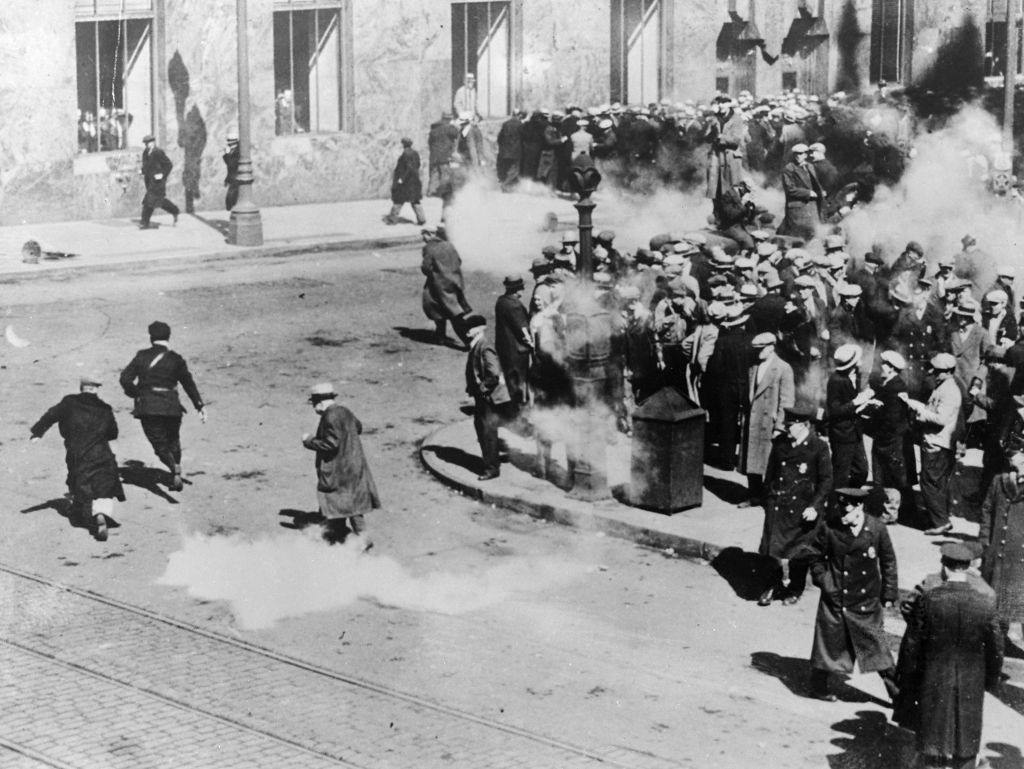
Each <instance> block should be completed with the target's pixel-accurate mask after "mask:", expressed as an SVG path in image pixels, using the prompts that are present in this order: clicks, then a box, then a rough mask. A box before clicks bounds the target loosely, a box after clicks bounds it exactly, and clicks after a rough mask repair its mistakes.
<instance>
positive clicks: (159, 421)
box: [120, 320, 206, 491]
mask: <svg viewBox="0 0 1024 769" xmlns="http://www.w3.org/2000/svg"><path fill="white" fill-rule="evenodd" d="M170 339H171V327H170V326H168V325H167V324H166V323H164V322H163V321H159V320H156V321H153V322H152V323H150V324H149V342H150V346H149V347H147V348H145V349H142V350H139V351H138V352H137V353H135V357H134V358H132V360H131V362H130V363H129V364H128V365H127V366H125V368H124V370H123V371H122V372H121V377H120V383H121V389H122V390H124V394H125V395H127V396H128V397H129V398H133V399H134V400H135V408H134V409H133V410H132V415H133V416H134V417H135V418H136V419H138V420H139V422H141V423H142V431H143V432H144V433H145V434H146V438H147V439H148V440H149V443H150V445H151V446H152V447H153V452H154V453H155V454H156V455H157V458H159V460H160V461H161V462H163V464H164V465H165V466H166V467H167V469H168V470H169V471H170V474H171V480H170V483H169V484H168V485H169V487H170V489H171V490H172V491H181V490H182V489H184V488H185V486H184V480H183V479H182V475H181V437H180V436H181V417H182V414H184V413H185V407H184V406H182V405H181V400H180V399H179V397H178V385H179V384H180V385H181V386H182V389H184V390H185V394H186V395H187V396H188V398H189V400H190V401H192V406H193V407H194V408H195V410H196V411H197V412H199V418H200V420H202V421H203V422H204V423H205V422H206V407H205V405H204V403H203V398H202V396H201V395H200V394H199V389H198V388H197V387H196V383H195V380H194V379H193V378H192V373H191V372H190V371H189V370H188V364H187V363H186V362H185V359H184V358H183V357H181V356H180V355H179V354H178V353H176V352H175V351H174V350H172V349H171V348H170Z"/></svg>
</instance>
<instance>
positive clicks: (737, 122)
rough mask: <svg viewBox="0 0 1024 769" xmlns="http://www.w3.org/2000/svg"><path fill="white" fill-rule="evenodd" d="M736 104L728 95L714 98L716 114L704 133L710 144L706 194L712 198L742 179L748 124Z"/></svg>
mask: <svg viewBox="0 0 1024 769" xmlns="http://www.w3.org/2000/svg"><path fill="white" fill-rule="evenodd" d="M735 107H736V105H735V102H733V100H732V99H730V98H729V97H728V96H719V97H716V99H715V112H716V114H715V117H714V119H713V120H712V121H711V122H710V123H709V124H708V129H707V133H706V135H705V138H706V139H707V140H708V142H709V143H710V145H711V146H710V147H709V149H708V170H707V189H706V192H705V197H708V198H711V199H712V200H715V199H716V198H717V197H718V196H719V195H721V194H722V193H723V192H724V191H725V190H728V189H730V188H731V187H732V186H733V185H734V184H736V183H737V182H739V181H740V180H741V179H742V178H743V153H744V151H745V148H746V143H747V125H746V123H745V122H744V120H743V115H741V114H740V113H739V111H738V110H737V109H736V108H735Z"/></svg>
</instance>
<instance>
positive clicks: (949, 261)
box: [938, 256, 956, 269]
mask: <svg viewBox="0 0 1024 769" xmlns="http://www.w3.org/2000/svg"><path fill="white" fill-rule="evenodd" d="M938 266H939V268H940V269H941V268H943V267H948V268H950V269H952V268H953V267H955V266H956V257H955V256H940V257H939V261H938Z"/></svg>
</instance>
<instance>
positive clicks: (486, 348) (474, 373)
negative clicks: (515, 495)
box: [466, 315, 511, 481]
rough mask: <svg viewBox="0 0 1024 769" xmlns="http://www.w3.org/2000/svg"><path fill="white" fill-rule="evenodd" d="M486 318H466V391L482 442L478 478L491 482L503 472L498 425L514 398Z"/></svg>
mask: <svg viewBox="0 0 1024 769" xmlns="http://www.w3.org/2000/svg"><path fill="white" fill-rule="evenodd" d="M486 331H487V321H486V320H484V318H483V316H481V315H470V316H469V317H468V318H466V333H467V334H468V335H469V338H470V344H469V355H468V356H467V358H466V392H467V393H468V394H469V396H470V397H471V398H472V399H473V404H474V408H473V427H474V428H475V430H476V437H477V440H478V441H479V442H480V455H481V457H482V458H483V465H484V467H483V473H481V474H480V475H479V476H478V478H477V480H481V481H489V480H491V479H493V478H497V477H498V475H499V474H500V473H501V464H500V463H501V456H500V448H499V444H498V427H499V426H500V425H501V422H502V421H503V419H504V416H505V409H506V407H507V404H508V403H509V402H510V401H511V398H509V394H508V388H507V387H506V386H505V378H504V377H503V376H502V373H501V364H500V363H499V362H498V354H497V353H496V352H495V351H494V348H493V347H492V346H491V345H490V344H489V343H488V341H487V334H486Z"/></svg>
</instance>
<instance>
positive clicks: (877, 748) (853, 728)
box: [828, 710, 916, 769]
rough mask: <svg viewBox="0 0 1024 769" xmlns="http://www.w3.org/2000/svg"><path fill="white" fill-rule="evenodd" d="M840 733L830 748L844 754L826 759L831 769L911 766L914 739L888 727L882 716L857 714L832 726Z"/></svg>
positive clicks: (901, 730)
mask: <svg viewBox="0 0 1024 769" xmlns="http://www.w3.org/2000/svg"><path fill="white" fill-rule="evenodd" d="M832 729H833V730H835V731H837V732H840V733H841V735H840V736H839V737H834V738H833V739H832V744H833V745H835V746H836V747H837V748H840V749H841V750H842V751H843V752H842V753H839V754H838V755H831V756H828V765H829V766H830V767H831V768H832V769H863V767H866V766H893V767H895V766H911V763H910V762H911V761H912V760H913V757H914V754H915V752H916V751H915V750H914V735H913V733H912V732H909V731H907V730H906V729H900V728H899V727H898V726H894V725H892V724H890V723H889V720H888V718H886V716H885V714H884V713H880V712H878V711H877V710H859V711H857V713H856V716H855V717H854V718H847V719H844V720H842V721H837V722H836V723H834V724H832Z"/></svg>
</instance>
